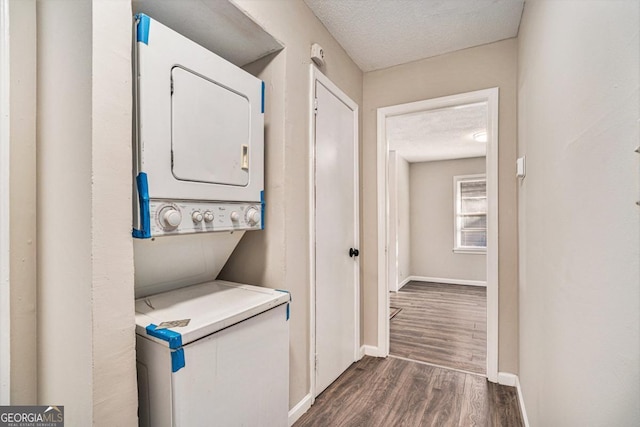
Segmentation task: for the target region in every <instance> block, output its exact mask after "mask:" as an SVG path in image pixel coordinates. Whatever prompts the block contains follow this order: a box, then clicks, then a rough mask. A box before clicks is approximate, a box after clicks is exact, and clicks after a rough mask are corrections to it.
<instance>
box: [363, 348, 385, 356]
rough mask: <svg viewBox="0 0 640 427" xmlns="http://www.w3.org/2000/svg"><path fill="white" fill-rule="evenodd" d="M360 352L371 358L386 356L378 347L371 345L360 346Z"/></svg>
mask: <svg viewBox="0 0 640 427" xmlns="http://www.w3.org/2000/svg"><path fill="white" fill-rule="evenodd" d="M362 351H364V354H365V355H367V356H372V357H387V356H388V354H387V355H385V354H384V353H383V352H382V351H381V350H380V348H379V347H376V346H373V345H363V346H362Z"/></svg>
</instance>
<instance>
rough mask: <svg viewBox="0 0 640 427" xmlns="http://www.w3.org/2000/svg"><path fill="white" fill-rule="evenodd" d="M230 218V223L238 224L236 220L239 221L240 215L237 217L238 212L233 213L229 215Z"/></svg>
mask: <svg viewBox="0 0 640 427" xmlns="http://www.w3.org/2000/svg"><path fill="white" fill-rule="evenodd" d="M229 216H230V217H231V221H233V222H238V220H239V219H240V215H238V212H236V211H233V212H231V215H229Z"/></svg>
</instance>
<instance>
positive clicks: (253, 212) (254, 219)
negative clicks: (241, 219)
mask: <svg viewBox="0 0 640 427" xmlns="http://www.w3.org/2000/svg"><path fill="white" fill-rule="evenodd" d="M246 218H247V222H248V223H249V225H256V224H258V223H259V222H260V211H259V210H258V209H257V208H255V207H254V206H252V207H250V208H249V209H247V212H246Z"/></svg>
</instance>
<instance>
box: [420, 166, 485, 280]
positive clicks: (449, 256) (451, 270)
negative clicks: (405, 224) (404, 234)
mask: <svg viewBox="0 0 640 427" xmlns="http://www.w3.org/2000/svg"><path fill="white" fill-rule="evenodd" d="M485 163H486V162H485V158H484V157H476V158H470V159H457V160H442V161H436V162H422V163H412V164H411V275H412V276H423V277H434V278H443V279H460V280H473V281H481V282H486V280H487V257H486V255H485V254H483V253H478V254H464V253H454V252H453V246H454V215H455V212H454V198H455V193H454V188H453V177H454V176H456V175H471V174H482V173H485V166H486V164H485Z"/></svg>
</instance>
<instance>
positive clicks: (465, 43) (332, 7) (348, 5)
mask: <svg viewBox="0 0 640 427" xmlns="http://www.w3.org/2000/svg"><path fill="white" fill-rule="evenodd" d="M304 1H305V3H306V4H307V5H308V6H309V7H310V8H311V10H312V11H313V13H314V14H315V15H316V16H317V17H318V18H319V19H320V21H322V23H323V24H324V25H325V27H327V29H328V30H329V32H330V33H331V34H332V35H333V36H334V37H335V38H336V40H338V42H339V43H340V44H341V45H342V47H343V48H344V49H345V50H346V51H347V53H348V54H349V56H350V57H351V58H352V59H353V60H354V61H355V63H356V64H358V66H359V67H360V69H362V71H372V70H378V69H381V68H387V67H391V66H393V65H399V64H404V63H407V62H411V61H416V60H418V59H423V58H428V57H431V56H436V55H441V54H444V53H448V52H453V51H456V50H460V49H465V48H469V47H473V46H479V45H482V44H486V43H492V42H495V41H498V40H504V39H508V38H511V37H516V36H517V35H518V27H519V25H520V18H521V16H522V8H523V5H524V0H366V1H365V0H304Z"/></svg>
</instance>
